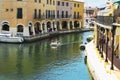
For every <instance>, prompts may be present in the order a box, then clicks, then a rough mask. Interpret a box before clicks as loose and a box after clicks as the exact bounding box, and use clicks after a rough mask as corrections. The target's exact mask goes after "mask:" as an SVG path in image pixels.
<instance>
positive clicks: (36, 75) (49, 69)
mask: <svg viewBox="0 0 120 80" xmlns="http://www.w3.org/2000/svg"><path fill="white" fill-rule="evenodd" d="M88 34H92V32H88V33H83V34H69V35H63V36H58V37H56V39H58V40H59V41H60V42H61V45H60V46H58V47H57V48H54V49H53V48H51V46H50V45H49V44H50V41H51V39H46V40H43V41H40V42H36V43H30V44H21V45H19V44H2V43H1V44H0V64H1V65H0V80H10V79H11V80H12V79H15V80H30V79H31V80H35V79H38V80H68V79H64V78H65V76H63V73H64V75H65V72H66V70H65V69H67V68H70V69H72V68H75V69H76V67H75V66H76V65H78V64H80V65H81V64H82V65H83V67H85V65H84V64H83V63H84V61H83V62H82V59H83V57H82V56H83V54H82V52H81V51H80V49H79V45H80V43H82V42H83V41H84V42H85V41H86V40H85V37H86V36H84V35H88ZM80 65H79V66H78V67H80ZM77 69H78V68H77ZM85 69H86V70H85V71H86V72H85V74H87V79H86V80H89V75H88V72H87V68H86V67H85ZM56 70H57V71H56ZM67 70H68V71H67V72H69V69H67ZM72 70H73V71H74V69H72ZM78 71H79V70H78ZM67 72H66V73H67ZM73 73H74V72H73ZM82 73H84V72H82ZM69 75H70V74H69ZM77 75H78V74H77ZM51 76H52V77H51ZM59 76H63V77H64V78H59V79H56V77H59ZM66 76H68V75H66ZM76 77H77V76H76ZM69 80H72V78H71V79H69ZM76 80H77V79H76Z"/></svg>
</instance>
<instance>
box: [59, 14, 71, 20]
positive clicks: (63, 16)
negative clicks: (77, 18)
mask: <svg viewBox="0 0 120 80" xmlns="http://www.w3.org/2000/svg"><path fill="white" fill-rule="evenodd" d="M57 18H58V19H61V18H71V15H57Z"/></svg>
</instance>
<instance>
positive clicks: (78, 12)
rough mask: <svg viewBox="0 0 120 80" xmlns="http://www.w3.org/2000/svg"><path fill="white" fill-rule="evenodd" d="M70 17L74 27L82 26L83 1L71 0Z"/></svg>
mask: <svg viewBox="0 0 120 80" xmlns="http://www.w3.org/2000/svg"><path fill="white" fill-rule="evenodd" d="M72 4H73V5H72V17H73V22H74V27H80V28H83V27H84V3H83V2H78V1H72Z"/></svg>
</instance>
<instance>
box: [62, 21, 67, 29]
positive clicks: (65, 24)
mask: <svg viewBox="0 0 120 80" xmlns="http://www.w3.org/2000/svg"><path fill="white" fill-rule="evenodd" d="M62 29H63V30H66V29H67V21H62Z"/></svg>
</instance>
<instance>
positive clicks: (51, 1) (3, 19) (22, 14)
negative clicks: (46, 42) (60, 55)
mask: <svg viewBox="0 0 120 80" xmlns="http://www.w3.org/2000/svg"><path fill="white" fill-rule="evenodd" d="M57 1H58V0H25V1H23V0H9V1H8V0H0V23H1V24H0V33H10V34H12V35H13V36H30V35H37V34H42V33H47V32H53V31H57V30H63V29H66V26H67V30H70V29H74V28H73V27H74V26H76V25H77V26H78V25H79V27H78V28H81V27H83V23H84V22H83V16H84V15H83V10H84V3H83V2H77V1H71V0H60V1H62V3H61V4H62V6H64V5H66V6H64V9H65V8H66V9H65V10H67V9H71V10H74V12H75V11H76V14H77V16H76V18H68V16H70V15H73V14H72V11H71V13H69V12H67V11H65V13H66V17H67V18H64V20H66V21H67V23H70V22H69V21H70V20H71V22H72V23H74V24H72V28H70V27H69V26H70V25H69V24H67V25H66V24H62V22H61V21H60V20H62V19H63V18H61V19H58V17H57ZM63 2H65V3H64V5H63ZM68 2H70V3H71V4H72V5H73V4H74V3H76V5H77V6H76V7H74V8H72V7H73V6H72V7H71V6H68ZM68 7H69V8H68ZM62 9H63V8H62ZM68 11H69V10H68ZM61 13H62V12H61ZM60 15H61V14H60ZM64 16H65V14H64ZM81 16H82V17H81ZM58 22H59V24H58ZM65 23H66V22H65ZM60 25H61V26H62V27H61V26H60Z"/></svg>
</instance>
